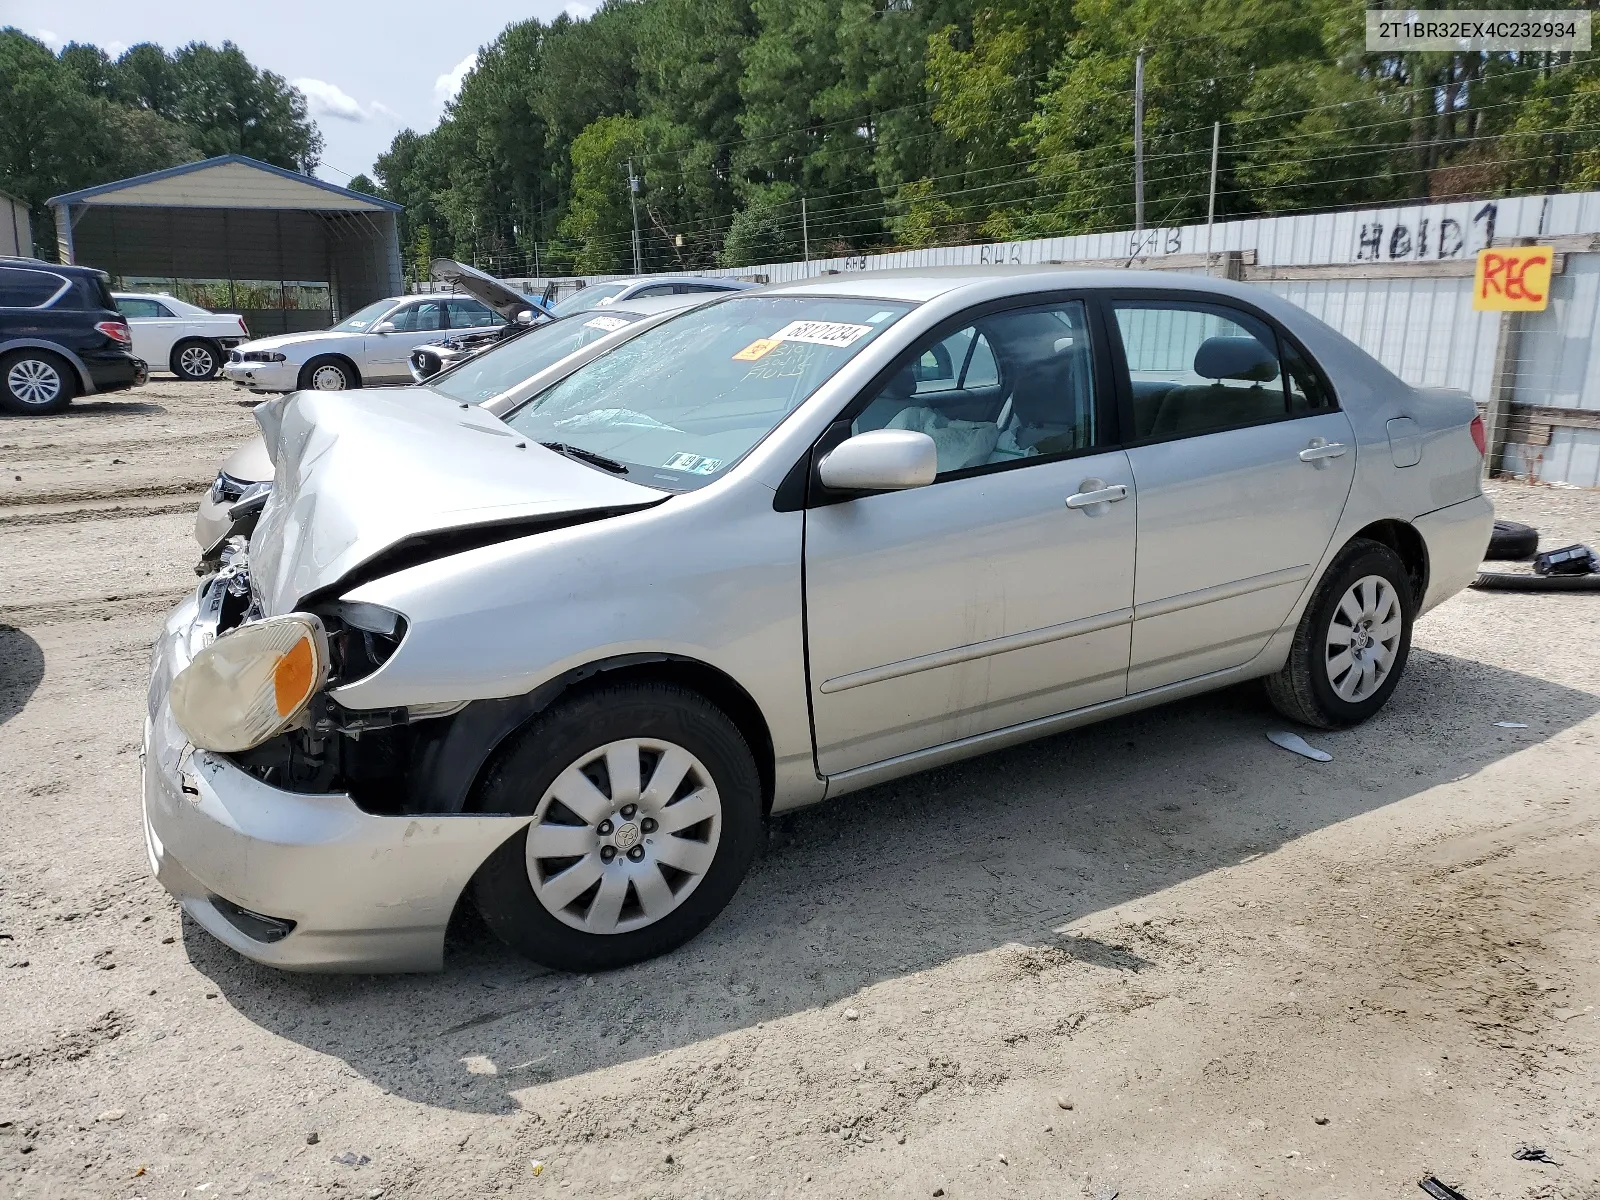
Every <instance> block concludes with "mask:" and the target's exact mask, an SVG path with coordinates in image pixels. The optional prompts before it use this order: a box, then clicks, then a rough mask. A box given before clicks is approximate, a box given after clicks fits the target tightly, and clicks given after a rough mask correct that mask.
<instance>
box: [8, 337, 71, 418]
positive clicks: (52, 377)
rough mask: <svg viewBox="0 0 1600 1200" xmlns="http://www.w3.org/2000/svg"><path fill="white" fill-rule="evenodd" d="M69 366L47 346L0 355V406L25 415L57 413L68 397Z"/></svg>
mask: <svg viewBox="0 0 1600 1200" xmlns="http://www.w3.org/2000/svg"><path fill="white" fill-rule="evenodd" d="M72 385H73V375H72V368H71V367H70V366H68V365H67V362H66V360H65V359H63V358H61V357H59V356H58V355H55V354H51V353H50V352H49V351H48V350H33V349H28V350H15V351H13V352H12V353H10V354H7V355H3V356H0V408H4V409H5V410H6V411H7V412H14V413H23V414H25V415H28V416H46V415H48V414H50V413H58V412H61V411H62V410H63V409H65V408H66V407H67V405H68V404H69V403H71V401H72V393H73V386H72Z"/></svg>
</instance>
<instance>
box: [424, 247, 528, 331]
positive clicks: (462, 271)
mask: <svg viewBox="0 0 1600 1200" xmlns="http://www.w3.org/2000/svg"><path fill="white" fill-rule="evenodd" d="M428 269H429V272H430V273H431V274H432V275H433V277H434V278H435V279H437V280H438V281H439V282H440V283H448V284H451V285H452V286H454V287H458V288H460V289H461V290H462V291H464V292H466V293H467V294H468V295H471V296H476V297H477V298H478V299H479V300H482V301H483V302H484V303H485V304H487V305H488V306H489V307H490V308H492V309H494V311H495V312H497V313H499V314H500V315H501V316H502V317H504V318H505V319H506V320H508V321H515V320H516V319H517V314H518V313H520V312H531V313H533V315H534V316H536V317H538V316H543V315H544V314H545V309H544V305H543V304H542V303H541V302H540V301H537V300H534V299H533V298H532V297H529V296H524V295H523V294H522V293H521V292H519V291H517V289H516V288H514V287H512V286H511V285H510V284H507V283H502V282H500V280H498V279H496V278H495V277H494V276H493V275H486V274H484V273H483V272H482V271H480V270H478V268H477V267H469V266H467V264H466V263H459V262H457V261H456V260H455V259H453V258H436V259H434V260H433V262H432V264H430V266H429V268H428Z"/></svg>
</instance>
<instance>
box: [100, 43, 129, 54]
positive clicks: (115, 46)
mask: <svg viewBox="0 0 1600 1200" xmlns="http://www.w3.org/2000/svg"><path fill="white" fill-rule="evenodd" d="M127 48H128V44H127V43H126V42H107V43H106V47H105V49H106V53H107V54H109V55H110V56H111V57H112V58H121V57H122V52H123V51H124V50H126V49H127Z"/></svg>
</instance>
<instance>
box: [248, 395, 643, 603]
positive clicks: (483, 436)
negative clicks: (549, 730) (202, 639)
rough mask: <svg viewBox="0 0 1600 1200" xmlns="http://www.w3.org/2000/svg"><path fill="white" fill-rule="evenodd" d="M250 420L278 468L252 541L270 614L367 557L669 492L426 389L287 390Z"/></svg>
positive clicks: (403, 560) (411, 556)
mask: <svg viewBox="0 0 1600 1200" xmlns="http://www.w3.org/2000/svg"><path fill="white" fill-rule="evenodd" d="M256 423H257V424H258V425H260V426H261V432H262V436H263V439H264V441H265V442H266V446H267V450H268V453H269V454H270V455H271V456H272V460H273V464H274V467H275V471H274V483H273V488H272V495H271V498H270V499H269V500H268V502H267V507H266V509H265V510H264V511H263V512H262V514H261V520H260V523H259V524H258V525H257V526H256V529H255V533H254V534H253V536H252V537H251V539H250V575H251V580H252V582H253V584H254V586H255V588H256V591H257V593H258V595H259V596H260V598H261V601H262V603H263V605H264V607H265V609H266V612H267V614H268V615H276V614H279V613H285V612H291V611H293V610H294V609H295V607H296V605H297V604H298V603H299V602H300V601H301V600H302V599H303V598H304V597H305V596H307V595H309V594H310V593H312V592H317V591H320V590H322V589H323V588H326V587H328V586H329V585H331V584H334V583H337V582H339V581H340V580H341V579H344V578H345V577H346V576H348V575H350V574H351V572H353V571H355V570H356V569H357V568H360V567H363V566H364V565H365V566H367V567H368V568H369V569H372V570H374V571H377V573H382V571H381V569H380V567H381V564H383V563H392V564H393V565H392V567H390V568H389V569H394V570H399V569H401V568H402V567H403V566H407V565H412V564H414V563H415V562H421V561H426V560H427V559H428V558H430V557H442V556H443V555H444V554H449V553H457V552H459V551H460V550H463V549H468V548H470V547H471V546H473V545H485V544H488V543H491V542H494V541H500V540H505V539H508V538H512V537H520V536H524V535H526V534H528V533H532V532H537V530H538V529H539V528H540V526H541V524H543V523H550V524H560V523H569V522H570V519H572V518H578V519H582V518H583V517H584V516H585V515H586V514H589V515H594V516H601V515H610V514H612V513H616V512H624V511H628V510H631V509H637V508H645V507H648V506H650V505H652V504H657V503H660V502H661V501H662V500H664V499H666V496H665V495H664V494H663V493H662V492H660V491H657V490H656V489H654V488H647V487H641V486H640V485H638V484H635V483H629V482H628V481H627V480H626V479H623V478H621V477H620V476H615V475H610V474H607V473H606V472H605V471H602V470H598V469H596V468H594V467H590V466H587V465H585V464H584V463H580V462H574V461H573V460H571V459H569V458H566V457H564V456H563V455H560V454H557V453H555V452H554V451H550V450H546V449H545V448H544V447H542V446H540V445H539V444H538V443H537V442H529V441H528V440H527V439H526V438H525V437H523V436H522V435H521V434H519V433H517V432H516V431H515V430H513V429H511V428H510V427H508V426H507V425H505V424H504V423H503V422H502V421H500V420H499V419H498V418H496V417H494V416H492V415H491V414H490V413H488V412H485V411H484V410H483V409H481V408H478V407H477V406H475V405H473V406H468V405H464V404H459V403H457V402H456V401H454V400H449V399H446V398H445V397H443V396H440V395H439V394H438V393H436V392H433V391H431V390H429V389H427V388H394V389H389V390H386V391H383V392H376V391H365V390H363V391H359V392H292V393H290V394H289V395H287V396H283V397H280V398H278V399H275V400H269V401H267V402H266V403H265V404H261V405H258V406H257V407H256ZM450 531H460V536H455V537H451V536H443V537H441V536H439V535H441V534H448V533H450Z"/></svg>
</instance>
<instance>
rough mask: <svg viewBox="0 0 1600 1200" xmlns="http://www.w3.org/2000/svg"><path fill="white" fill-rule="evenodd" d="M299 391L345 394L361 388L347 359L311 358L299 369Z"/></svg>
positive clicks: (359, 378) (359, 381) (357, 377)
mask: <svg viewBox="0 0 1600 1200" xmlns="http://www.w3.org/2000/svg"><path fill="white" fill-rule="evenodd" d="M299 383H300V390H301V391H305V392H345V391H349V390H350V389H351V388H358V387H360V386H361V376H360V375H358V374H356V369H355V368H354V367H353V366H351V365H350V363H349V361H348V360H347V359H343V358H334V357H333V356H331V355H329V356H327V357H324V358H313V359H312V360H311V361H310V362H308V363H307V364H306V365H305V366H303V367H301V368H300V381H299Z"/></svg>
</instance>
